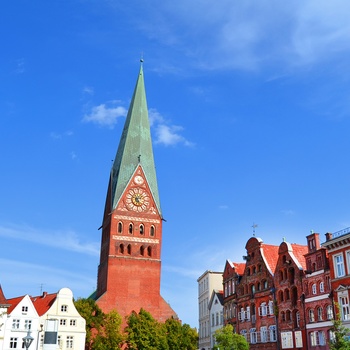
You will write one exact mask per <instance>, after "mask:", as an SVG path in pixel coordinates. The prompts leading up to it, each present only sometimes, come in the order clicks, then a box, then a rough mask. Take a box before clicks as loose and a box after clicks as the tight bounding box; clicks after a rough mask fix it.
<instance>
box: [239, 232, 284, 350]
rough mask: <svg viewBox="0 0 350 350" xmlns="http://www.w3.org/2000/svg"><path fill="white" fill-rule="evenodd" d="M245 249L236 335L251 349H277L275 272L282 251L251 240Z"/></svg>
mask: <svg viewBox="0 0 350 350" xmlns="http://www.w3.org/2000/svg"><path fill="white" fill-rule="evenodd" d="M245 248H246V252H247V253H246V255H245V256H244V259H245V260H246V265H245V270H244V274H243V275H242V277H241V279H240V281H239V283H238V285H237V299H236V303H237V311H238V322H237V328H236V332H237V333H240V334H241V335H243V336H244V337H245V338H246V339H247V341H248V342H249V343H250V349H258V348H259V349H262V348H263V349H277V348H278V347H277V341H278V336H277V318H276V315H275V289H274V271H275V268H276V264H277V259H278V249H279V247H278V246H274V245H269V244H264V243H263V241H262V240H261V239H260V238H257V237H252V238H250V239H249V240H248V242H247V244H246V247H245ZM262 344H263V346H262Z"/></svg>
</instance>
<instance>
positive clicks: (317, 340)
mask: <svg viewBox="0 0 350 350" xmlns="http://www.w3.org/2000/svg"><path fill="white" fill-rule="evenodd" d="M310 342H311V346H319V345H320V346H322V345H326V338H325V335H324V332H321V331H316V332H310Z"/></svg>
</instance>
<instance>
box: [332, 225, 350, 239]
mask: <svg viewBox="0 0 350 350" xmlns="http://www.w3.org/2000/svg"><path fill="white" fill-rule="evenodd" d="M347 233H350V227H347V228H344V229H342V230H340V231H337V232H334V233H333V234H332V238H337V237H340V236H342V235H346V234H347Z"/></svg>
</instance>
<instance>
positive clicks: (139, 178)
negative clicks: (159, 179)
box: [134, 175, 144, 185]
mask: <svg viewBox="0 0 350 350" xmlns="http://www.w3.org/2000/svg"><path fill="white" fill-rule="evenodd" d="M134 182H135V184H137V185H142V184H143V183H144V179H143V177H142V176H140V175H137V176H135V178H134Z"/></svg>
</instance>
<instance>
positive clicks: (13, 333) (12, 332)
mask: <svg viewBox="0 0 350 350" xmlns="http://www.w3.org/2000/svg"><path fill="white" fill-rule="evenodd" d="M7 301H8V303H9V304H10V307H9V308H8V310H7V320H6V322H5V335H4V342H3V349H16V348H22V349H23V348H24V344H23V338H24V337H25V336H26V335H27V334H28V332H31V336H32V337H33V344H35V346H37V345H38V342H39V330H40V326H39V324H40V322H39V315H38V313H37V311H36V309H35V307H34V305H33V303H32V300H31V298H30V296H29V295H24V296H20V297H17V298H11V299H8V300H7Z"/></svg>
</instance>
